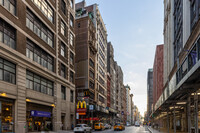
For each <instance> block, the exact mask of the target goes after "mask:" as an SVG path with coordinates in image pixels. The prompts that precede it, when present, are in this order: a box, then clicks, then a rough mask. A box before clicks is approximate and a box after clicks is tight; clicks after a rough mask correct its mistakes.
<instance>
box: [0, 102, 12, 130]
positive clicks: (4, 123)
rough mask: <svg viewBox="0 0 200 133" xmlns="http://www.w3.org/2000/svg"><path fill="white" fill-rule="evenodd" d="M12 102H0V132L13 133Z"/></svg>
mask: <svg viewBox="0 0 200 133" xmlns="http://www.w3.org/2000/svg"><path fill="white" fill-rule="evenodd" d="M13 117H14V106H13V102H7V101H0V132H2V133H4V132H6V133H7V132H9V133H14V118H13Z"/></svg>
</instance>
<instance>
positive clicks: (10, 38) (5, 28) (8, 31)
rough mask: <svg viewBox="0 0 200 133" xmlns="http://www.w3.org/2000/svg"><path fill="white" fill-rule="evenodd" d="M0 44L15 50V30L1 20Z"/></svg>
mask: <svg viewBox="0 0 200 133" xmlns="http://www.w3.org/2000/svg"><path fill="white" fill-rule="evenodd" d="M0 42H2V43H4V44H6V45H7V46H9V47H11V48H13V49H16V30H15V29H14V28H13V27H12V26H11V25H9V24H8V23H6V22H5V21H3V20H2V19H0Z"/></svg>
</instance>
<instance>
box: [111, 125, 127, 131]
mask: <svg viewBox="0 0 200 133" xmlns="http://www.w3.org/2000/svg"><path fill="white" fill-rule="evenodd" d="M117 130H121V131H122V130H125V126H124V124H122V123H116V124H115V125H114V131H117Z"/></svg>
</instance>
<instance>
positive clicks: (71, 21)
mask: <svg viewBox="0 0 200 133" xmlns="http://www.w3.org/2000/svg"><path fill="white" fill-rule="evenodd" d="M70 26H71V27H74V17H73V16H72V14H70Z"/></svg>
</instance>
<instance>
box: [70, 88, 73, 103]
mask: <svg viewBox="0 0 200 133" xmlns="http://www.w3.org/2000/svg"><path fill="white" fill-rule="evenodd" d="M70 101H71V102H72V103H73V102H74V91H72V90H71V91H70Z"/></svg>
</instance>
